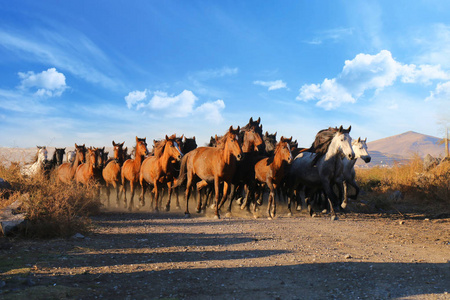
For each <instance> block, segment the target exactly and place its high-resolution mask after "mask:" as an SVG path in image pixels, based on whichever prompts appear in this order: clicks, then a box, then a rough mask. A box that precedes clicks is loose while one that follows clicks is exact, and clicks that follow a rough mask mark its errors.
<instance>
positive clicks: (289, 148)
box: [286, 143, 293, 162]
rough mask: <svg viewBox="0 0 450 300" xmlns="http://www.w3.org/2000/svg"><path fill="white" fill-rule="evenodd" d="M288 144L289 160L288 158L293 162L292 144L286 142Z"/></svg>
mask: <svg viewBox="0 0 450 300" xmlns="http://www.w3.org/2000/svg"><path fill="white" fill-rule="evenodd" d="M286 145H287V148H288V150H289V160H288V162H291V161H292V159H293V158H292V152H291V145H289V143H286Z"/></svg>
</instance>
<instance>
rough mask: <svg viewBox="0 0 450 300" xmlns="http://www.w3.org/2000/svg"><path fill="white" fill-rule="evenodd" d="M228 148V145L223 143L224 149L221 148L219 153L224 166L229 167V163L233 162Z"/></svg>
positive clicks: (231, 153)
mask: <svg viewBox="0 0 450 300" xmlns="http://www.w3.org/2000/svg"><path fill="white" fill-rule="evenodd" d="M230 150H231V149H230V146H229V145H228V143H225V147H223V148H222V149H220V150H219V151H222V160H223V162H224V163H225V164H227V165H230V164H231V163H233V162H234V160H233V156H234V155H233V152H232V151H230Z"/></svg>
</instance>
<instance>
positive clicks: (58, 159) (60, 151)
mask: <svg viewBox="0 0 450 300" xmlns="http://www.w3.org/2000/svg"><path fill="white" fill-rule="evenodd" d="M65 153H66V148H55V153H54V157H55V163H56V165H58V166H59V165H61V164H62V163H63V157H64V154H65Z"/></svg>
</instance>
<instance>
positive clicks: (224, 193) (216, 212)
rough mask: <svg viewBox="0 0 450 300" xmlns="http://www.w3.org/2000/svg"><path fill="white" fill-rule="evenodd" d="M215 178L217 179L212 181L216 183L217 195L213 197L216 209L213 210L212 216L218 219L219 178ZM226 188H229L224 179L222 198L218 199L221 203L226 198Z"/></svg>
mask: <svg viewBox="0 0 450 300" xmlns="http://www.w3.org/2000/svg"><path fill="white" fill-rule="evenodd" d="M216 179H217V181H216V180H214V183H215V185H216V193H217V195H216V197H215V199H216V200H215V202H216V211H215V216H214V218H217V219H220V215H219V196H220V195H219V194H220V192H219V178H216ZM228 188H229V184H228V182H226V181H224V182H223V195H222V200H221V201H220V202H221V203H223V202H224V201H225V200H226V199H227V196H228Z"/></svg>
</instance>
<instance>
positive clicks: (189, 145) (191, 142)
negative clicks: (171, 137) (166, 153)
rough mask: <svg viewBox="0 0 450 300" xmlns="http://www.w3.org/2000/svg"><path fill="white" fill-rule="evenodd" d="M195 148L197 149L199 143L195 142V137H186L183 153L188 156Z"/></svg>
mask: <svg viewBox="0 0 450 300" xmlns="http://www.w3.org/2000/svg"><path fill="white" fill-rule="evenodd" d="M195 148H197V142H196V141H195V136H193V137H192V138H186V137H184V142H183V147H182V149H181V150H182V151H183V153H184V154H186V153H188V152H189V151H192V150H194V149H195Z"/></svg>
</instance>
